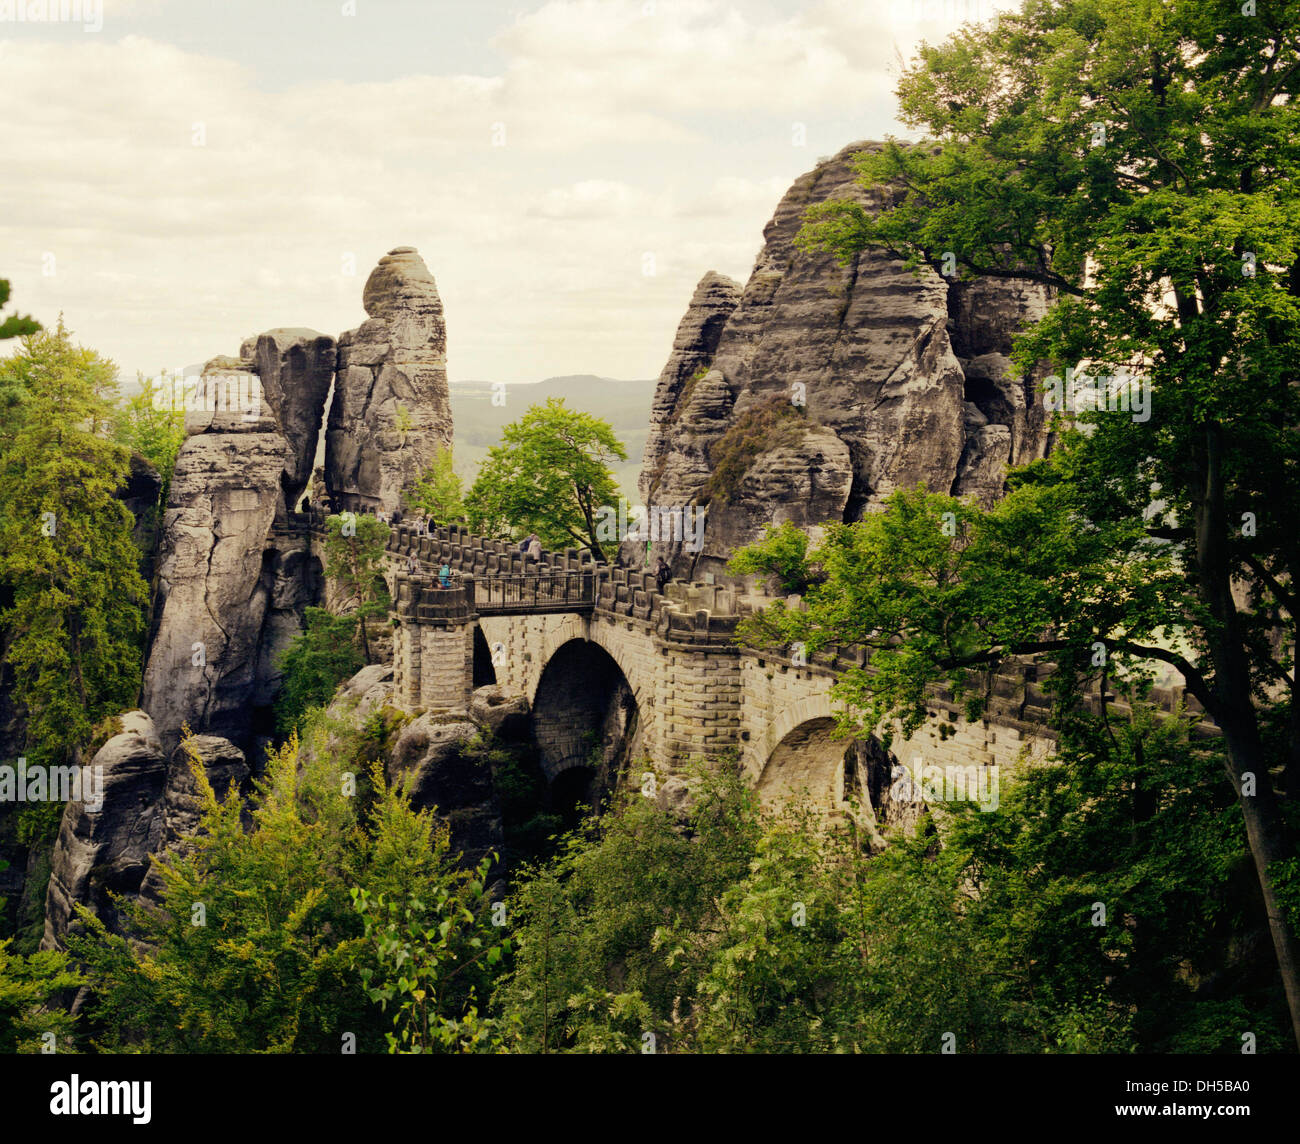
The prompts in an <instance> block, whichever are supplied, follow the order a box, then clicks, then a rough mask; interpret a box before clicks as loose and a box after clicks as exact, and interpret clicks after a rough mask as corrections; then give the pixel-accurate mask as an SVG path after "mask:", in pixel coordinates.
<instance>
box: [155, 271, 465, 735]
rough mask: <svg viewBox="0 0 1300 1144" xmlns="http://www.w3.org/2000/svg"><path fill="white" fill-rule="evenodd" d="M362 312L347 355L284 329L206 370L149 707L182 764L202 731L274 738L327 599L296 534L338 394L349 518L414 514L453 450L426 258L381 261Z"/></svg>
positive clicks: (160, 612) (342, 491)
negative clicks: (186, 732) (419, 491)
mask: <svg viewBox="0 0 1300 1144" xmlns="http://www.w3.org/2000/svg"><path fill="white" fill-rule="evenodd" d="M362 302H363V305H364V307H365V310H366V313H367V314H368V315H369V320H368V321H366V322H364V323H363V324H362V325H361V326H360V327H359V328H357V329H355V330H351V331H349V332H348V333H345V334H344V335H343V336H342V337H341V338H340V339H339V341H338V343H337V345H336V343H335V340H334V339H333V338H332V337H330V336H328V335H327V334H322V333H319V332H317V331H316V330H310V329H303V328H300V327H294V328H277V329H272V330H268V331H267V332H266V333H263V334H260V335H258V336H256V337H252V338H248V339H246V340H245V341H244V343H243V345H242V346H241V347H240V351H239V356H238V357H216V358H213V359H212V360H211V361H210V362H208V363H207V365H206V366H205V367H204V369H203V373H202V376H201V378H200V381H199V394H198V400H197V401H195V402H193V404H194V405H195V408H194V409H191V410H190V411H188V412H187V414H186V425H185V427H186V432H187V434H188V436H187V438H186V440H185V443H184V444H183V445H182V447H181V450H180V454H179V455H178V457H177V459H176V469H175V473H174V475H173V478H172V484H171V494H170V498H169V503H168V505H167V509H166V513H165V516H164V520H163V527H162V542H161V545H160V551H159V556H158V576H157V582H156V591H155V605H154V619H153V630H152V636H151V640H150V649H149V655H148V659H147V662H146V666H145V673H144V689H143V695H142V701H141V702H142V706H143V707H144V709H145V710H146V711H148V712H149V714H150V715H151V716H152V718H153V721H154V725H155V728H156V731H157V734H158V737H159V740H160V742H161V744H162V746H163V749H164V751H166V752H171V751H172V750H174V748H175V747H176V744H177V743H178V742H179V741H180V736H181V728H182V726H183V725H184V724H186V723H188V725H189V726H190V728H191V729H192V730H194V731H196V732H199V731H206V732H210V733H212V734H214V735H220V736H224V737H226V738H228V739H230V740H231V741H232V742H234V743H236V744H238V746H239V747H240V748H241V749H244V750H250V749H251V748H252V746H253V739H254V738H255V737H256V736H257V735H258V734H259V733H261V732H264V731H265V730H267V729H268V724H269V716H270V706H271V704H272V702H273V700H274V698H275V694H276V691H277V689H278V685H279V678H280V676H279V669H278V666H277V663H278V660H279V657H280V655H281V653H282V652H283V651H284V650H285V648H286V647H287V646H288V644H289V643H290V641H291V640H292V639H293V638H294V636H295V635H296V634H297V633H298V632H299V631H301V629H302V617H303V613H304V611H305V609H306V608H307V607H308V606H310V605H314V604H317V603H319V602H320V600H321V596H322V572H321V566H320V560H319V559H318V558H317V557H315V556H313V554H312V552H311V549H310V545H309V543H308V541H307V538H306V537H305V536H303V535H302V534H301V532H300V531H298V532H295V530H294V528H292V527H291V525H292V524H293V521H292V511H293V509H294V508H295V507H296V506H297V505H298V503H299V502H300V500H301V498H302V495H303V493H304V492H305V491H306V490H307V486H308V484H309V482H310V481H311V477H312V465H313V462H314V459H315V456H316V447H317V442H318V440H319V435H320V432H321V428H322V425H323V423H324V422H325V417H326V402H327V400H329V394H330V390H331V387H333V398H332V400H331V401H330V406H329V415H328V430H327V433H326V464H325V469H324V489H325V498H324V499H325V500H327V501H328V502H329V507H332V508H333V509H334V511H336V512H339V511H345V510H349V509H359V510H373V509H376V508H380V509H383V510H385V511H389V512H391V511H392V510H393V509H395V508H398V507H399V505H400V503H401V496H402V493H403V491H404V490H405V489H406V488H407V487H408V486H409V485H410V484H411V482H412V481H414V480H415V479H417V478H418V477H419V476H420V475H421V474H422V473H423V471H424V469H425V468H426V467H427V466H428V464H429V463H430V462H431V461H432V459H433V457H434V455H435V453H436V451H437V450H438V449H439V448H442V447H446V446H449V445H450V444H451V434H452V426H451V409H450V403H449V398H448V390H447V375H446V327H445V323H444V321H443V314H442V302H441V300H440V299H439V297H438V289H437V286H436V285H435V284H434V280H433V276H432V275H431V274H430V273H429V271H428V268H427V267H426V266H425V264H424V262H423V260H422V259H421V258H420V256H419V254H418V253H417V252H416V250H415V249H414V248H413V247H409V246H399V247H397V248H395V249H394V250H392V251H390V252H389V253H388V254H387V255H385V256H384V257H383V258H382V259H381V260H380V262H379V265H378V266H376V267H375V269H374V271H373V272H372V273H371V275H370V277H369V279H368V280H367V282H366V285H365V291H364V294H363V297H362ZM312 499H313V500H314V501H316V503H318V504H319V503H320V502H321V499H322V498H321V496H320V495H319V493H317V494H316V495H314V496H313V498H312ZM322 507H324V506H322Z"/></svg>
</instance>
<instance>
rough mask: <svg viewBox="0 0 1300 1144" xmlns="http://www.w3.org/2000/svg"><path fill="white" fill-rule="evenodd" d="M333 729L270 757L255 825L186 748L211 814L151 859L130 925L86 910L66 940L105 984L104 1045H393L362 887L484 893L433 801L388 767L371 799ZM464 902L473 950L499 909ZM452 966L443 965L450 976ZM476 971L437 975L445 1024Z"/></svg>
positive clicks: (220, 1048) (383, 965)
mask: <svg viewBox="0 0 1300 1144" xmlns="http://www.w3.org/2000/svg"><path fill="white" fill-rule="evenodd" d="M329 733H330V729H329V728H328V726H327V725H326V724H325V723H324V721H322V723H321V725H320V728H319V734H317V733H316V729H315V728H312V729H310V734H309V738H308V740H307V741H306V742H307V748H304V749H302V750H300V749H299V743H298V741H297V739H296V738H291V739H290V741H289V742H288V743H287V744H286V745H285V746H284V747H283V748H282V749H281V750H280V751H278V752H276V753H274V754H273V755H272V756H271V758H270V760H269V761H268V765H267V771H266V774H265V776H264V778H263V780H262V781H261V782H260V783H259V784H258V796H257V799H256V803H255V806H254V808H253V811H252V829H251V830H248V829H247V828H246V826H245V824H244V821H243V818H244V815H245V814H246V813H247V812H246V810H245V808H244V807H243V805H242V803H241V800H240V799H239V797H238V795H237V794H232V795H231V796H230V797H228V798H227V800H226V801H225V802H222V801H220V800H218V799H217V798H216V796H215V795H214V793H213V790H212V787H211V785H210V784H209V783H208V781H207V778H206V775H205V772H204V770H203V767H202V764H201V763H200V762H199V761H198V759H197V758H196V757H192V759H191V763H192V767H193V773H194V775H195V780H196V783H197V789H198V792H199V799H200V804H201V810H202V817H201V820H200V824H199V830H198V832H197V833H196V834H195V835H194V836H193V837H192V838H190V839H187V840H186V842H185V844H184V845H183V846H182V847H181V848H180V849H179V850H177V851H172V852H168V853H165V854H162V855H160V856H158V857H156V858H155V862H156V863H157V866H158V870H159V873H160V875H161V878H162V884H163V889H162V895H161V897H162V900H161V903H160V904H159V905H157V906H154V905H151V904H149V903H147V902H137V903H134V904H133V905H131V906H130V907H129V908H128V910H127V917H128V919H129V926H130V929H129V937H122V936H118V935H114V934H110V933H108V932H107V931H106V929H105V927H104V926H103V924H102V923H101V922H99V921H98V920H97V919H96V918H95V917H94V916H93V915H92V914H90V913H89V912H88V911H85V910H82V911H81V912H80V921H81V923H82V925H83V926H84V927H85V929H84V932H81V933H75V932H74V933H73V934H71V935H69V937H68V939H67V941H68V946H69V949H70V950H71V951H72V954H73V956H74V957H75V958H76V959H77V960H78V961H79V962H81V963H83V964H84V965H85V966H86V973H87V977H88V978H89V980H90V982H91V985H92V988H93V990H94V993H95V1002H94V1005H93V1007H92V1010H91V1017H90V1019H91V1021H92V1022H93V1023H94V1026H95V1028H96V1029H98V1031H99V1036H98V1045H99V1047H100V1048H103V1049H116V1048H131V1049H136V1050H140V1051H152V1052H326V1053H337V1052H339V1051H340V1050H341V1048H342V1046H343V1043H344V1041H343V1038H344V1036H345V1035H346V1034H349V1033H352V1034H355V1036H356V1049H357V1051H359V1052H365V1051H370V1052H377V1051H383V1050H384V1049H385V1047H386V1032H387V1031H388V1030H389V1029H391V1028H392V1027H393V1026H392V1023H391V1018H389V1017H385V1015H384V1014H383V1012H381V1010H380V1009H379V1007H378V1006H377V1005H376V1004H375V1003H374V1002H373V1001H372V1000H371V998H370V996H368V995H367V988H366V987H365V986H364V985H363V980H364V981H370V982H375V981H380V982H386V981H387V980H388V975H389V973H390V971H391V970H392V968H393V965H392V961H391V959H389V958H388V957H387V954H386V951H385V949H384V948H383V941H382V939H377V937H376V935H375V934H374V933H373V932H372V933H371V934H370V935H367V932H366V926H365V925H364V919H363V915H362V913H359V912H358V910H357V909H356V908H355V906H354V903H353V892H354V891H358V892H359V897H360V898H361V900H364V901H368V902H378V901H381V900H383V901H391V900H405V899H406V898H407V897H408V896H412V897H416V898H419V899H421V900H423V901H428V902H430V903H435V902H440V901H445V900H447V899H448V898H450V899H454V900H455V901H456V903H457V909H458V910H459V908H460V907H461V906H467V905H468V903H471V902H476V901H477V899H476V897H475V895H474V893H473V892H467V891H466V889H465V887H466V885H467V884H468V883H471V882H473V880H474V879H473V877H472V875H471V874H470V873H469V872H467V871H464V870H461V869H459V868H458V867H457V866H456V863H455V861H454V856H453V855H452V854H451V853H450V851H449V848H448V842H447V837H446V832H445V830H441V829H440V828H439V827H438V826H437V825H436V823H435V822H434V820H433V817H432V814H431V812H427V811H426V812H419V813H417V812H415V811H414V810H412V809H411V807H410V805H409V803H408V802H407V800H406V799H405V797H404V796H403V795H402V794H401V792H400V791H398V790H397V789H396V788H394V787H390V786H388V785H387V784H385V782H384V778H383V773H382V769H381V768H378V767H375V768H372V769H371V772H370V784H371V790H370V794H369V797H368V798H364V799H363V798H362V797H361V794H360V793H357V794H353V793H351V791H350V790H349V789H348V787H347V786H346V785H345V784H346V782H347V779H348V776H347V775H346V774H344V771H345V770H346V768H347V767H349V766H352V765H354V763H353V762H352V760H351V759H350V758H349V757H348V756H347V755H346V754H341V753H339V752H338V751H337V750H334V749H331V748H332V747H336V746H337V744H332V743H331V742H330V737H329ZM197 907H201V911H200V910H199V909H197ZM457 917H458V926H459V927H460V928H459V937H458V940H457V943H456V944H455V950H456V955H457V956H459V955H460V952H462V951H463V952H465V955H466V958H467V960H472V959H473V958H474V957H476V956H477V954H478V948H479V947H474V946H473V945H472V940H473V938H474V937H478V938H479V939H480V947H481V945H482V944H483V939H484V938H486V937H487V935H488V934H489V933H490V932H492V930H491V926H490V923H489V921H488V919H487V918H486V916H484V917H483V918H482V919H481V920H480V921H479V922H478V923H477V926H478V928H477V930H474V927H473V926H471V924H470V923H469V922H466V921H463V919H462V918H461V915H460V914H458V915H457ZM471 930H474V932H471ZM483 960H484V961H486V958H484V959H483ZM458 968H461V967H460V966H459V965H456V964H444V969H445V970H446V973H447V975H448V977H451V975H452V974H454V973H455V972H456V970H457V969H458ZM474 972H475V969H474V967H470V968H468V969H466V970H465V972H464V973H462V974H460V975H458V976H457V977H455V978H454V981H455V984H449V985H447V986H446V987H445V988H443V989H442V990H440V992H439V995H438V997H439V1000H438V1009H437V1017H438V1020H439V1022H440V1023H442V1022H445V1023H448V1024H455V1025H457V1027H465V1028H467V1029H468V1028H469V1026H470V1025H472V1024H473V1016H474V1012H475V1010H476V1006H477V1004H478V1003H477V1001H476V996H475V992H474V988H475V979H474V976H473V974H474ZM462 982H464V985H463V986H462V984H461V983H462ZM372 987H376V988H377V986H372ZM467 1039H468V1040H469V1041H471V1042H472V1041H474V1040H475V1037H474V1036H472V1035H468V1034H467ZM465 1047H473V1046H472V1044H471V1045H467V1046H465Z"/></svg>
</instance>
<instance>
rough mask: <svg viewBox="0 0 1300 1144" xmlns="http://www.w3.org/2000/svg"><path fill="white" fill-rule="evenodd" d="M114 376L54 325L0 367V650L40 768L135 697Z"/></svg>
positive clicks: (132, 579)
mask: <svg viewBox="0 0 1300 1144" xmlns="http://www.w3.org/2000/svg"><path fill="white" fill-rule="evenodd" d="M115 372H116V371H115V369H114V367H113V364H112V363H111V362H109V361H106V360H105V359H103V358H101V357H99V356H98V355H97V354H95V353H94V352H93V351H91V350H87V349H83V348H81V347H78V346H74V345H73V342H72V337H71V335H70V333H69V332H68V330H67V329H66V328H65V327H64V325H63V323H62V321H60V323H59V325H58V327H57V328H56V329H55V330H54V331H50V332H41V333H37V334H29V335H26V336H25V337H24V338H23V341H22V345H21V348H20V350H19V352H18V353H17V354H16V355H14V356H13V357H12V358H9V359H7V360H5V361H4V362H0V393H4V394H5V395H6V396H7V397H8V398H9V399H10V413H11V414H12V417H11V419H10V420H9V422H8V426H7V429H8V432H7V433H6V434H5V435H4V436H3V437H0V591H2V592H3V595H2V596H0V639H2V640H3V649H4V657H5V659H6V661H7V662H8V664H9V665H10V667H11V668H12V670H13V673H14V687H15V693H16V698H17V699H18V701H19V702H20V703H21V704H22V706H23V707H24V708H25V710H26V712H27V740H26V741H27V752H28V755H29V756H30V757H31V759H32V761H33V762H34V763H37V764H54V763H58V762H61V761H64V760H66V759H68V758H69V757H70V756H72V755H73V753H74V752H75V751H76V750H77V749H78V748H79V747H80V746H82V745H84V744H85V743H86V741H87V740H88V739H89V738H90V733H91V728H92V727H93V726H94V724H95V723H96V722H97V721H98V720H99V719H101V718H103V717H104V716H105V715H108V714H112V713H114V712H116V711H120V710H121V709H122V708H123V707H127V706H130V705H131V704H132V703H134V702H135V699H136V694H137V691H138V689H139V678H140V665H139V656H140V640H141V636H142V634H143V630H144V623H145V616H144V608H145V605H146V603H147V599H148V593H147V590H146V587H145V584H144V582H143V581H142V580H141V578H140V574H139V572H138V570H137V565H138V560H139V553H138V551H137V550H136V547H135V544H134V542H133V540H132V536H131V529H132V519H131V514H130V512H129V511H128V510H127V508H126V507H125V506H124V505H123V504H122V502H121V501H120V500H119V499H117V496H116V494H117V491H118V490H119V488H120V487H121V486H122V484H123V482H124V480H125V478H126V475H127V470H128V464H129V454H128V452H127V450H126V449H124V448H123V447H122V446H120V445H116V444H113V443H112V442H110V441H108V440H106V439H105V438H104V436H103V433H104V431H105V430H106V429H107V427H108V425H109V422H110V418H111V408H110V405H109V401H108V396H109V395H110V394H111V393H112V392H113V391H114V389H115V387H116V379H115Z"/></svg>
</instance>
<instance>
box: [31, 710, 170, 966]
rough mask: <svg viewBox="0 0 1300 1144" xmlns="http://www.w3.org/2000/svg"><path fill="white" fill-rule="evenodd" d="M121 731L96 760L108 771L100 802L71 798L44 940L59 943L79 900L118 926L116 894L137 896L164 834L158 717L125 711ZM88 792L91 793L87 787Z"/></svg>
mask: <svg viewBox="0 0 1300 1144" xmlns="http://www.w3.org/2000/svg"><path fill="white" fill-rule="evenodd" d="M121 720H122V732H121V733H120V734H118V735H114V736H113V738H111V739H109V740H108V742H107V743H105V744H104V745H103V746H102V747H101V748H100V749H99V750H98V751H97V752H96V753H95V757H94V758H93V759H92V760H91V762H90V766H91V768H92V773H95V768H99V772H98V773H100V774H102V776H103V787H102V805H100V806H99V807H98V808H92V807H91V806H88V805H87V804H86V802H85V801H75V802H69V803H68V805H67V808H66V809H65V810H64V813H63V821H62V823H61V824H60V826H59V837H58V840H57V841H56V842H55V844H54V854H53V857H52V859H51V870H50V884H49V889H48V890H47V892H46V898H45V938H44V940H43V941H42V943H41V944H42V946H43V947H44V948H46V949H50V948H53V947H54V946H55V945H56V944H57V942H58V941H59V940H60V939H61V938H62V935H63V934H64V933H65V932H67V929H68V927H69V924H70V923H71V922H72V921H73V906H74V904H75V903H81V904H83V905H85V906H88V907H89V908H90V909H91V910H93V911H94V912H95V913H96V914H97V915H98V916H99V917H100V918H101V919H103V921H104V922H105V924H107V925H109V926H110V927H112V926H116V925H117V910H116V907H114V905H113V902H112V900H111V898H110V896H109V895H110V894H114V893H116V894H122V895H128V896H129V895H134V894H136V893H137V892H138V891H139V889H140V885H141V883H142V882H143V880H144V877H145V874H146V872H147V871H148V868H149V861H150V858H149V856H150V855H151V854H152V853H153V852H154V851H155V850H156V849H157V848H158V846H159V844H160V842H161V840H162V834H163V818H162V815H161V814H160V812H159V808H160V805H161V802H162V794H163V788H164V784H165V782H166V779H167V765H166V761H165V760H166V755H165V754H164V753H163V746H162V743H161V742H159V739H158V734H157V731H156V730H155V728H154V724H153V720H152V719H150V718H149V716H148V715H146V714H145V713H144V712H143V711H128V712H126V714H124V715H122V716H121ZM82 793H83V795H84V794H85V791H84V790H83V792H82Z"/></svg>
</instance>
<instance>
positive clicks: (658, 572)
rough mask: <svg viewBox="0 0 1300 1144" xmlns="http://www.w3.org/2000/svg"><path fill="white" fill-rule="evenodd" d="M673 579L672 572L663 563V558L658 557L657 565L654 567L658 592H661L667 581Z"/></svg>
mask: <svg viewBox="0 0 1300 1144" xmlns="http://www.w3.org/2000/svg"><path fill="white" fill-rule="evenodd" d="M672 578H673V570H672V569H671V568H669V567H668V565H667V563H665V561H664V558H663V557H662V556H661V557H659V563H658V564H657V565H656V566H655V583H656V584H658V585H659V591H660V592H662V591H663V590H664V588H665V586H666V585H667V584H668V581H669V580H671V579H672Z"/></svg>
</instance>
